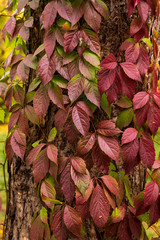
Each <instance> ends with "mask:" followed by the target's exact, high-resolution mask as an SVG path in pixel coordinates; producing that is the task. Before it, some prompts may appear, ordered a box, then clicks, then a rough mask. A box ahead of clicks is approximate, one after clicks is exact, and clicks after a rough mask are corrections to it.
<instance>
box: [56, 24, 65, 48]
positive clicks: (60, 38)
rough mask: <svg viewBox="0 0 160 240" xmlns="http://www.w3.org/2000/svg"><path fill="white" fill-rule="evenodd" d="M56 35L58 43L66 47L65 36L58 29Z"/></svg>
mask: <svg viewBox="0 0 160 240" xmlns="http://www.w3.org/2000/svg"><path fill="white" fill-rule="evenodd" d="M55 34H56V40H57V42H58V43H59V44H60V45H61V46H63V45H64V36H63V34H62V32H61V31H60V30H59V29H58V28H57V29H56V32H55Z"/></svg>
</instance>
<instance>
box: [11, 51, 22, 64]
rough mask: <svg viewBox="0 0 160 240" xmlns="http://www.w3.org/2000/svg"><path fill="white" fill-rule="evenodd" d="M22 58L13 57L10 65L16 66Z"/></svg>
mask: <svg viewBox="0 0 160 240" xmlns="http://www.w3.org/2000/svg"><path fill="white" fill-rule="evenodd" d="M21 58H22V55H20V54H16V55H13V57H12V60H11V63H10V65H14V64H16V63H17V62H19V61H20V60H21Z"/></svg>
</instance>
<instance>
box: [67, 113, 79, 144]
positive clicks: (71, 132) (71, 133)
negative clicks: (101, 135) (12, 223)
mask: <svg viewBox="0 0 160 240" xmlns="http://www.w3.org/2000/svg"><path fill="white" fill-rule="evenodd" d="M64 131H65V133H66V136H67V138H68V141H69V142H71V143H73V142H74V141H75V140H76V139H77V137H78V135H79V132H78V130H77V128H76V127H75V125H74V123H73V121H72V115H71V113H70V114H69V116H68V118H67V121H66V122H65V125H64Z"/></svg>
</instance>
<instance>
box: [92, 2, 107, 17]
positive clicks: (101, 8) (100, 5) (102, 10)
mask: <svg viewBox="0 0 160 240" xmlns="http://www.w3.org/2000/svg"><path fill="white" fill-rule="evenodd" d="M91 2H92V4H93V6H94V8H95V9H96V11H97V12H98V13H99V14H101V16H102V17H104V18H105V19H107V18H108V8H107V5H106V4H105V3H104V2H103V1H101V0H91Z"/></svg>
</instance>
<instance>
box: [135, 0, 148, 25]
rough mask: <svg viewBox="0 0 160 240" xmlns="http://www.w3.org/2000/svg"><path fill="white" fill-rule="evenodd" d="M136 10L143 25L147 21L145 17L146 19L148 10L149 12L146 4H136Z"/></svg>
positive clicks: (141, 2)
mask: <svg viewBox="0 0 160 240" xmlns="http://www.w3.org/2000/svg"><path fill="white" fill-rule="evenodd" d="M137 8H138V12H139V15H140V17H141V20H142V22H143V23H145V22H146V20H147V17H148V10H149V6H148V4H147V3H146V2H144V1H140V2H139V3H138V6H137Z"/></svg>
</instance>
